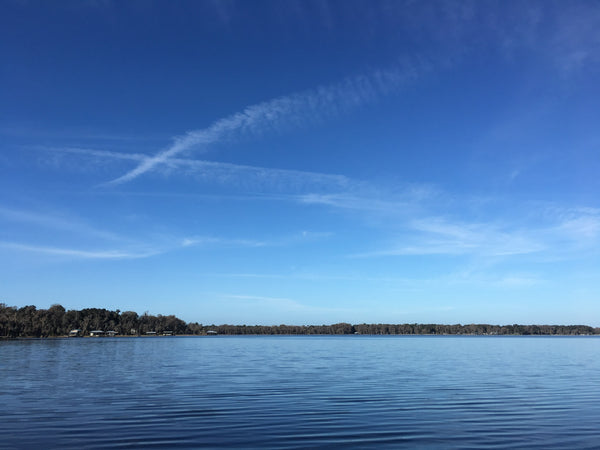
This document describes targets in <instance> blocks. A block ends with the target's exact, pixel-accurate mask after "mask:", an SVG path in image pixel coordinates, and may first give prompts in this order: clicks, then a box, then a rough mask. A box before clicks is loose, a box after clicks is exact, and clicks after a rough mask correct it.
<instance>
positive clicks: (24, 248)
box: [0, 241, 161, 259]
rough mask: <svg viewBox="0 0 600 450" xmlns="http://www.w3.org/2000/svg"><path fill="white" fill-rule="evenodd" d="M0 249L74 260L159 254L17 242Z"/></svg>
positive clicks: (5, 243)
mask: <svg viewBox="0 0 600 450" xmlns="http://www.w3.org/2000/svg"><path fill="white" fill-rule="evenodd" d="M0 247H1V248H5V249H8V250H16V251H19V252H29V253H37V254H44V255H50V256H58V257H61V256H62V257H69V258H76V259H139V258H148V257H150V256H154V255H158V254H159V253H161V252H160V251H158V250H145V251H137V252H136V251H124V250H80V249H73V248H64V247H47V246H41V245H29V244H22V243H18V242H4V241H0Z"/></svg>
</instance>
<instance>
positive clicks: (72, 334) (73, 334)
mask: <svg viewBox="0 0 600 450" xmlns="http://www.w3.org/2000/svg"><path fill="white" fill-rule="evenodd" d="M77 336H81V330H80V329H79V328H77V329H75V330H71V331H69V337H77Z"/></svg>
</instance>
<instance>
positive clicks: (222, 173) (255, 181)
mask: <svg viewBox="0 0 600 450" xmlns="http://www.w3.org/2000/svg"><path fill="white" fill-rule="evenodd" d="M49 150H51V151H54V152H57V153H68V154H78V155H81V156H84V157H90V158H100V159H116V160H126V161H137V162H140V163H142V164H143V163H144V162H146V161H149V160H151V159H152V157H151V156H149V155H145V154H142V153H120V152H114V151H105V150H95V149H86V148H51V149H49ZM162 166H163V167H164V168H165V169H167V170H173V169H175V170H180V171H181V170H182V169H183V170H184V171H186V173H188V174H190V175H192V176H196V177H198V178H200V179H201V180H203V181H216V182H220V183H223V184H227V185H236V184H244V185H245V186H248V185H269V186H271V187H274V188H277V189H280V190H285V189H290V188H303V187H308V186H310V187H311V188H312V189H316V188H319V187H321V188H339V189H345V188H348V187H350V186H352V185H353V184H355V182H354V181H352V180H351V179H349V178H348V177H346V176H344V175H337V174H327V173H319V172H308V171H302V170H289V169H277V168H269V167H260V166H249V165H242V164H232V163H223V162H217V161H205V160H196V159H185V158H169V159H168V160H165V161H164V163H163V164H162Z"/></svg>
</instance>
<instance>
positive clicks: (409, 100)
mask: <svg viewBox="0 0 600 450" xmlns="http://www.w3.org/2000/svg"><path fill="white" fill-rule="evenodd" d="M598 30H600V3H598V2H596V1H576V0H573V1H569V2H564V1H535V0H531V1H527V2H524V1H512V0H509V1H489V0H483V1H469V0H460V1H419V2H414V1H402V0H397V1H385V0H380V1H371V0H369V1H366V0H365V1H355V0H340V1H325V0H319V1H310V0H305V1H294V0H286V1H276V0H274V1H264V0H257V1H252V2H248V1H240V2H236V1H227V0H222V1H217V0H215V1H178V2H171V1H166V0H165V1H160V0H155V1H137V0H130V1H111V0H96V1H67V0H63V1H60V2H45V1H33V0H30V1H29V0H19V1H17V0H1V1H0V58H1V60H2V64H1V65H0V302H3V303H5V304H7V305H10V306H19V307H21V306H25V305H30V304H33V305H36V306H37V307H38V308H48V307H49V306H50V305H52V304H55V303H60V304H62V305H63V306H64V307H65V308H67V309H82V308H90V307H97V308H108V309H120V310H121V311H126V310H133V311H137V312H138V313H140V314H141V313H143V312H146V311H147V312H149V313H151V314H163V315H168V314H175V315H177V316H178V317H180V318H182V319H184V320H186V321H188V322H196V321H197V322H199V323H203V324H224V323H229V324H249V325H251V324H265V325H276V324H282V323H285V324H330V323H337V322H350V323H364V322H366V323H414V322H418V323H445V324H454V323H462V324H468V323H492V324H513V323H521V324H587V325H592V326H600V200H599V199H600V195H598V194H599V193H600V176H599V174H600V127H599V122H600V120H599V119H600V113H599V110H598V104H599V100H600V83H599V82H598V80H600V33H599V32H598Z"/></svg>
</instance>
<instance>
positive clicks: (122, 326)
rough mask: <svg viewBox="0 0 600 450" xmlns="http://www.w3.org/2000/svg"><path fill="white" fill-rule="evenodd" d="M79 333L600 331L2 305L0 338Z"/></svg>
mask: <svg viewBox="0 0 600 450" xmlns="http://www.w3.org/2000/svg"><path fill="white" fill-rule="evenodd" d="M72 330H78V332H77V335H78V336H89V335H90V332H92V331H95V330H100V331H104V332H108V331H114V332H115V333H116V334H119V335H129V336H131V335H146V334H147V333H152V334H154V333H156V334H170V333H172V334H179V335H181V334H188V335H205V334H214V333H217V334H225V335H244V334H246V335H248V334H254V335H257V334H259V335H315V334H332V335H340V334H387V335H396V334H399V335H401V334H417V335H436V334H451V335H591V334H600V328H592V327H589V326H586V325H487V324H471V325H460V324H457V325H439V324H417V323H413V324H398V325H393V324H381V323H379V324H365V323H363V324H359V325H351V324H349V323H336V324H333V325H273V326H267V325H202V324H198V323H185V322H184V321H183V320H181V319H178V318H177V317H175V316H173V315H170V316H163V315H160V314H159V315H157V316H153V315H150V314H148V313H144V314H142V315H139V314H138V313H136V312H134V311H124V312H121V311H119V310H116V311H110V310H107V309H102V308H86V309H82V310H79V311H78V310H69V311H67V310H65V308H64V307H62V306H61V305H52V306H51V307H50V308H48V309H37V308H36V307H35V306H23V307H22V308H17V307H16V306H7V305H5V304H4V303H0V337H10V338H18V337H57V336H67V335H69V333H70V332H71V331H72Z"/></svg>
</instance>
